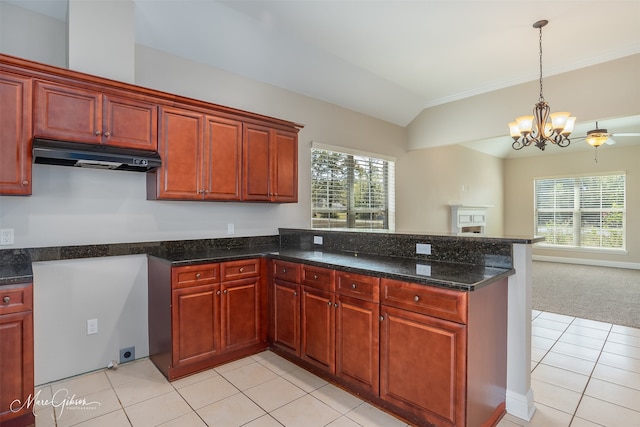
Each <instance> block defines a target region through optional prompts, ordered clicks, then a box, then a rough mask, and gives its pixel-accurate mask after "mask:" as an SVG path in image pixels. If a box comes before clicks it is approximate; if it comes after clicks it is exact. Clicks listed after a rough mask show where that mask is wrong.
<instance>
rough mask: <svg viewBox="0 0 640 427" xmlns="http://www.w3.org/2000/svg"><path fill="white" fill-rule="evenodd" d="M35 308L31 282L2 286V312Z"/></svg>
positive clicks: (0, 297) (0, 291)
mask: <svg viewBox="0 0 640 427" xmlns="http://www.w3.org/2000/svg"><path fill="white" fill-rule="evenodd" d="M31 310H33V286H32V285H31V283H21V284H19V285H5V286H0V314H9V313H19V312H21V311H31Z"/></svg>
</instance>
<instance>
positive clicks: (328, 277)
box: [302, 265, 336, 292]
mask: <svg viewBox="0 0 640 427" xmlns="http://www.w3.org/2000/svg"><path fill="white" fill-rule="evenodd" d="M334 277H335V271H334V270H330V269H328V268H322V267H313V266H311V265H302V284H303V285H307V286H311V287H313V288H317V289H322V290H325V291H329V292H335V290H336V287H335V281H334Z"/></svg>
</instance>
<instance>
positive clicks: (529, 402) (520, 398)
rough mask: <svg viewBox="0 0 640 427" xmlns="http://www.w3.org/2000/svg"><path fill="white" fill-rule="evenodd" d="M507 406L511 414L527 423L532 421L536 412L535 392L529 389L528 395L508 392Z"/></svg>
mask: <svg viewBox="0 0 640 427" xmlns="http://www.w3.org/2000/svg"><path fill="white" fill-rule="evenodd" d="M506 406H507V412H508V413H509V414H511V415H513V416H514V417H518V418H520V419H523V420H525V421H531V418H533V414H534V413H535V412H536V406H535V403H534V402H533V390H532V389H529V391H528V392H527V394H520V393H516V392H514V391H511V390H507V396H506Z"/></svg>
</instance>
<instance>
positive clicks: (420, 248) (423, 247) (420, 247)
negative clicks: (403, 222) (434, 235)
mask: <svg viewBox="0 0 640 427" xmlns="http://www.w3.org/2000/svg"><path fill="white" fill-rule="evenodd" d="M416 253H417V254H422V255H431V245H430V244H429V243H416Z"/></svg>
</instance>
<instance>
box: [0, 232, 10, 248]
mask: <svg viewBox="0 0 640 427" xmlns="http://www.w3.org/2000/svg"><path fill="white" fill-rule="evenodd" d="M0 245H13V228H3V229H2V230H0Z"/></svg>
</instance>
